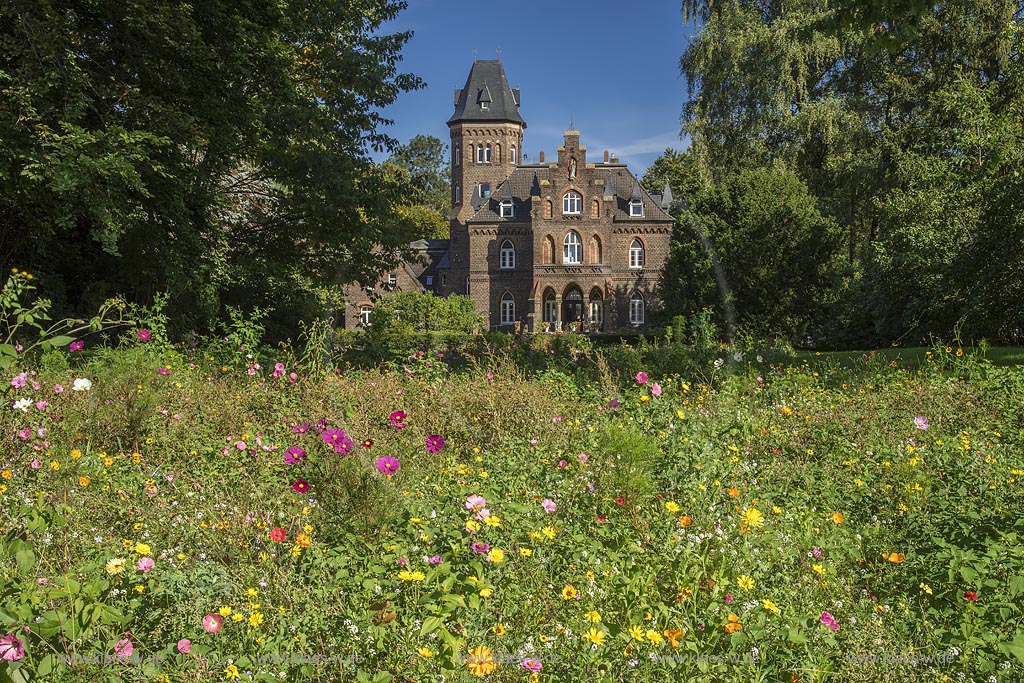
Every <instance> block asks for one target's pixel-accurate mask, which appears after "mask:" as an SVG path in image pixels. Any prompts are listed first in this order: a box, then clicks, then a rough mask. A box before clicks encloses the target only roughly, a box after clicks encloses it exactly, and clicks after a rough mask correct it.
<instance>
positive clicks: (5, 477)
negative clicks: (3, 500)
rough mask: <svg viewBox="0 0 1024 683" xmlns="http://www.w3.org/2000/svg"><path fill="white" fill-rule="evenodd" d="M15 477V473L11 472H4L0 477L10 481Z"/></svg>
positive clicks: (0, 473)
mask: <svg viewBox="0 0 1024 683" xmlns="http://www.w3.org/2000/svg"><path fill="white" fill-rule="evenodd" d="M13 476H14V472H11V471H10V470H4V471H3V472H0V477H3V478H4V479H10V478H11V477H13Z"/></svg>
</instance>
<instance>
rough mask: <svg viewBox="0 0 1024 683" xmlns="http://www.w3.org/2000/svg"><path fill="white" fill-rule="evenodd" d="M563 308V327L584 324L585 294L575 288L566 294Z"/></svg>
mask: <svg viewBox="0 0 1024 683" xmlns="http://www.w3.org/2000/svg"><path fill="white" fill-rule="evenodd" d="M563 308H564V315H563V316H562V325H563V326H564V325H568V324H569V323H578V322H583V292H581V291H580V290H579V289H578V288H576V287H573V288H572V289H570V290H569V291H568V292H566V293H565V302H564V303H563Z"/></svg>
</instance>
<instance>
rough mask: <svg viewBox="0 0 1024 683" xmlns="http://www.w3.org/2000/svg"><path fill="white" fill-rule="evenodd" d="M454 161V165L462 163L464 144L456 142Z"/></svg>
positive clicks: (453, 154) (453, 152) (453, 151)
mask: <svg viewBox="0 0 1024 683" xmlns="http://www.w3.org/2000/svg"><path fill="white" fill-rule="evenodd" d="M452 162H453V165H454V166H459V165H461V164H462V145H460V144H459V143H457V142H456V143H455V149H454V150H452Z"/></svg>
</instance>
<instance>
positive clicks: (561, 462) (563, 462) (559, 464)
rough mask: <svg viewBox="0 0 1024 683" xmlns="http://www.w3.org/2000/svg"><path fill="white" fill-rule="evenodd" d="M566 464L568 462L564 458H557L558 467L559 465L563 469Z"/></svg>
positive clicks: (567, 464)
mask: <svg viewBox="0 0 1024 683" xmlns="http://www.w3.org/2000/svg"><path fill="white" fill-rule="evenodd" d="M568 466H569V463H568V462H566V461H565V460H559V461H558V467H559V468H560V469H563V470H564V469H565V468H566V467H568Z"/></svg>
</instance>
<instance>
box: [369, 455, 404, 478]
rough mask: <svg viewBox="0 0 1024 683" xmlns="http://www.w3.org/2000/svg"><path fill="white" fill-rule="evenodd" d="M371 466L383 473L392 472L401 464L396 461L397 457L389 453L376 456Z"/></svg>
mask: <svg viewBox="0 0 1024 683" xmlns="http://www.w3.org/2000/svg"><path fill="white" fill-rule="evenodd" d="M373 466H374V467H376V468H377V469H378V470H380V471H381V472H382V473H384V474H394V473H395V472H397V471H398V470H399V468H400V467H401V466H402V463H400V462H399V461H398V458H393V457H391V456H390V455H385V456H383V457H380V458H377V459H376V460H375V461H374V462H373Z"/></svg>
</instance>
